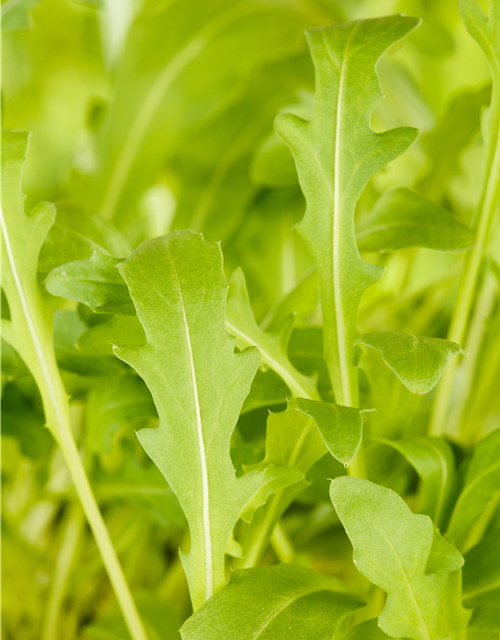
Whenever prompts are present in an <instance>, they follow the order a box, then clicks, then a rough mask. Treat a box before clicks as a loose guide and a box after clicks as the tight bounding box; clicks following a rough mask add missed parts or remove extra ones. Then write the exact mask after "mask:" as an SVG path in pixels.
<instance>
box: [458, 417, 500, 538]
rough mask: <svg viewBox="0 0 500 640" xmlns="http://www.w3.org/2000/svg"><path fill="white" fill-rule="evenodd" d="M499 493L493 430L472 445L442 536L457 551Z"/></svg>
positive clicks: (499, 446)
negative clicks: (464, 473) (444, 535)
mask: <svg viewBox="0 0 500 640" xmlns="http://www.w3.org/2000/svg"><path fill="white" fill-rule="evenodd" d="M499 494H500V429H495V431H493V432H492V433H490V435H488V436H486V438H483V439H482V440H481V441H480V442H479V444H478V445H477V446H476V448H475V450H474V455H473V456H472V460H471V461H470V463H469V466H468V468H467V473H466V475H465V482H464V488H463V489H462V493H461V494H460V496H459V497H458V500H457V502H456V504H455V508H454V510H453V513H452V515H451V519H450V523H449V525H448V529H447V531H446V534H447V536H448V537H449V538H450V539H451V540H453V542H454V543H455V545H456V547H457V549H460V550H464V548H465V547H466V545H467V539H468V536H469V533H470V531H471V528H472V526H473V525H474V523H475V522H476V520H477V519H478V518H479V516H480V515H481V514H482V513H483V511H484V510H485V508H486V507H487V506H488V504H489V503H490V502H491V501H492V500H493V499H494V498H495V496H497V495H499Z"/></svg>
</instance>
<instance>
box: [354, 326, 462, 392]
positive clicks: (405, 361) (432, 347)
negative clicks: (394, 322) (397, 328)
mask: <svg viewBox="0 0 500 640" xmlns="http://www.w3.org/2000/svg"><path fill="white" fill-rule="evenodd" d="M355 344H362V345H365V346H366V347H371V348H372V349H376V350H377V351H380V354H381V356H382V358H383V360H384V362H385V363H386V364H387V366H389V367H390V368H391V369H392V370H393V371H394V373H395V374H396V375H397V376H398V378H399V379H400V380H401V382H402V383H403V384H404V385H405V387H407V388H408V389H409V390H410V391H411V392H412V393H415V394H417V395H422V394H424V393H428V392H429V391H431V389H433V388H434V387H435V386H436V385H437V383H438V382H439V378H440V377H441V374H442V373H443V371H444V368H445V367H446V365H447V364H448V361H449V359H450V358H451V356H454V355H457V354H458V353H465V351H463V349H462V348H461V347H460V346H459V345H458V344H455V343H454V342H449V341H448V340H441V339H439V338H426V337H422V336H413V335H411V334H409V333H396V332H392V331H390V332H389V331H379V332H377V333H365V334H364V335H362V336H359V338H356V341H355Z"/></svg>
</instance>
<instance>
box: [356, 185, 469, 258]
mask: <svg viewBox="0 0 500 640" xmlns="http://www.w3.org/2000/svg"><path fill="white" fill-rule="evenodd" d="M356 240H357V243H358V249H359V250H360V251H397V250H398V249H405V248H406V247H426V248H427V249H436V250H439V251H463V250H465V249H470V248H471V247H472V246H473V245H474V242H475V237H474V234H473V233H472V231H471V230H470V229H469V227H466V226H465V225H464V224H462V223H461V222H460V220H458V218H456V217H455V216H453V215H452V214H451V213H449V212H448V211H446V210H445V209H442V208H441V207H440V206H439V205H437V204H434V202H431V201H430V200H427V199H426V198H424V197H422V196H421V195H420V194H418V193H416V192H415V191H411V190H410V189H404V188H401V189H395V190H394V191H388V192H386V193H383V194H382V195H381V196H380V198H379V199H378V200H377V203H376V205H375V207H374V208H373V210H372V212H371V213H370V215H369V216H368V217H367V218H366V219H365V220H363V222H362V223H361V224H360V225H359V226H358V227H356Z"/></svg>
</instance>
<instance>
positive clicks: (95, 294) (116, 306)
mask: <svg viewBox="0 0 500 640" xmlns="http://www.w3.org/2000/svg"><path fill="white" fill-rule="evenodd" d="M120 262H121V260H120V259H119V258H112V257H111V256H106V255H104V254H102V253H99V252H98V251H95V252H94V253H93V254H92V256H91V257H90V258H89V259H87V260H77V261H76V262H69V263H68V264H63V265H61V266H59V267H56V268H55V269H53V270H52V271H51V272H50V273H49V275H48V276H47V278H46V279H45V287H46V288H47V291H48V292H49V293H51V294H52V295H54V296H60V297H62V298H68V299H69V300H76V301H77V302H83V303H84V304H87V305H88V306H89V307H91V308H92V309H93V310H94V312H95V313H119V314H123V315H128V316H131V315H134V314H135V307H134V304H133V302H132V300H131V299H130V295H129V293H128V290H127V286H126V284H125V282H124V281H123V278H122V276H121V275H120V272H119V271H118V269H117V267H118V265H119V264H120Z"/></svg>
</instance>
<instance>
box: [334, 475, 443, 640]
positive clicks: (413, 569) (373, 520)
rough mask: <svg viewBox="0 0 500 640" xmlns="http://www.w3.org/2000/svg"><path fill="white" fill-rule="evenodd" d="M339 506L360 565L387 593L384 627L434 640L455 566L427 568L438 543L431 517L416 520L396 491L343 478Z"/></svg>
mask: <svg viewBox="0 0 500 640" xmlns="http://www.w3.org/2000/svg"><path fill="white" fill-rule="evenodd" d="M330 496H331V499H332V502H333V506H334V507H335V510H336V511H337V514H338V516H339V518H340V520H341V521H342V524H343V525H344V527H345V529H346V531H347V535H348V536H349V538H350V540H351V542H352V545H353V547H354V563H355V564H356V566H357V568H358V569H359V570H360V571H361V572H362V573H363V574H364V575H365V576H366V577H367V578H368V579H369V580H370V581H371V582H373V583H374V584H376V585H377V586H378V587H380V588H381V589H383V590H384V591H386V592H387V594H388V595H387V603H386V605H385V607H384V610H383V611H382V613H381V614H380V617H379V625H380V627H381V629H382V630H383V631H385V633H387V634H388V635H390V636H393V637H403V638H414V639H415V640H434V639H436V640H437V638H438V637H439V636H438V634H437V629H436V626H437V616H438V610H439V606H440V602H441V597H442V593H443V590H444V588H445V585H446V581H447V577H448V574H447V572H448V571H449V566H450V563H449V561H448V559H447V556H445V557H446V562H444V563H443V565H442V566H440V565H439V563H437V564H436V565H435V566H433V570H434V571H435V573H434V574H433V575H426V565H427V562H428V559H429V554H430V551H431V547H432V544H433V539H434V530H433V526H432V521H431V520H430V518H428V517H427V516H424V515H415V514H413V513H412V512H411V511H410V509H409V508H408V507H407V506H406V504H405V502H404V501H403V500H402V498H400V497H399V496H398V495H397V494H396V493H394V492H393V491H391V490H390V489H386V488H384V487H380V486H378V485H376V484H373V483H371V482H368V481H367V480H361V479H360V478H351V477H341V478H336V479H335V480H333V482H332V484H331V488H330Z"/></svg>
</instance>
